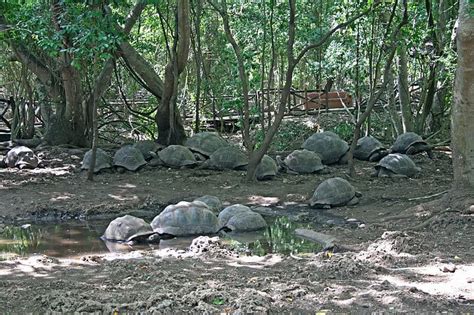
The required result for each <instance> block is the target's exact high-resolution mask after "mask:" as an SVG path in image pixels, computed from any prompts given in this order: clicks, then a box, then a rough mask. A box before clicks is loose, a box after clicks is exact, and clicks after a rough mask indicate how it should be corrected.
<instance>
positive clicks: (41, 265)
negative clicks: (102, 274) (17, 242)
mask: <svg viewBox="0 0 474 315" xmlns="http://www.w3.org/2000/svg"><path fill="white" fill-rule="evenodd" d="M85 265H90V263H87V262H82V261H80V260H72V259H56V258H52V257H48V256H44V255H35V256H31V257H28V258H16V259H12V260H6V261H3V262H0V275H1V276H9V277H14V278H21V277H34V278H53V276H52V273H53V272H54V271H57V270H60V269H65V268H67V269H68V270H72V269H82V268H83V267H84V266H85Z"/></svg>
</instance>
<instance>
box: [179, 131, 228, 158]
mask: <svg viewBox="0 0 474 315" xmlns="http://www.w3.org/2000/svg"><path fill="white" fill-rule="evenodd" d="M228 145H229V143H228V142H227V141H225V140H224V138H222V137H221V136H219V134H217V133H215V132H200V133H196V134H195V135H193V136H192V137H191V138H189V139H188V140H187V141H186V146H187V147H188V148H189V149H190V150H192V151H195V152H198V153H200V154H203V155H205V156H208V157H209V156H211V154H212V153H214V152H215V151H217V150H218V149H220V148H222V147H224V146H228Z"/></svg>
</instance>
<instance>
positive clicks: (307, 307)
mask: <svg viewBox="0 0 474 315" xmlns="http://www.w3.org/2000/svg"><path fill="white" fill-rule="evenodd" d="M39 154H40V155H42V157H43V159H44V162H45V168H39V169H36V170H14V169H0V179H1V184H0V194H1V198H0V209H1V210H0V224H10V223H15V222H16V223H18V222H21V220H23V219H24V220H31V219H32V218H34V219H41V220H60V219H61V220H65V219H77V218H81V219H88V218H89V219H93V218H98V217H110V218H114V217H116V216H117V215H119V214H124V213H133V214H135V215H137V216H140V215H143V216H145V215H146V216H148V217H152V216H153V215H156V214H158V213H159V212H160V210H162V209H163V207H164V206H165V205H167V204H169V203H174V202H178V201H180V200H192V199H193V198H195V197H199V196H201V195H205V194H210V195H215V196H217V197H219V198H221V200H223V201H226V202H229V203H245V204H253V205H257V204H259V205H263V206H269V205H273V206H275V205H281V206H284V205H288V204H294V203H304V202H305V201H306V200H308V199H309V197H310V196H311V194H312V193H313V191H314V189H315V187H316V186H317V184H319V183H320V182H321V181H322V180H324V179H326V178H329V177H333V176H343V177H344V176H345V173H346V167H345V166H335V167H331V168H330V174H325V175H307V176H303V175H287V174H282V175H279V176H278V177H277V178H275V179H273V180H271V181H267V182H256V183H247V182H245V181H244V173H243V172H237V171H235V172H214V171H208V170H190V169H186V170H174V169H166V168H145V169H143V170H141V171H139V172H138V173H124V174H119V173H110V174H107V173H106V174H100V175H98V176H96V177H95V181H94V182H92V183H91V182H88V181H86V180H85V174H84V173H80V172H79V165H80V161H81V159H82V154H83V153H81V152H80V151H78V150H70V149H60V148H51V149H49V150H45V151H43V152H39ZM414 159H415V162H416V163H417V165H418V166H420V167H421V168H422V172H421V174H420V175H419V176H418V177H417V178H414V179H400V178H396V179H389V178H373V177H371V176H370V173H371V172H372V169H373V164H371V163H368V162H360V161H356V168H357V173H358V176H357V177H356V178H355V179H352V180H350V181H351V182H352V184H353V185H354V186H355V187H356V189H357V190H359V191H360V192H361V193H362V195H363V197H362V198H361V201H360V203H359V204H358V205H357V206H350V207H339V208H334V209H331V210H315V209H309V208H301V210H293V211H295V212H298V211H299V212H298V213H294V215H295V216H296V217H298V218H299V219H300V220H302V221H305V222H311V221H312V220H313V218H314V215H315V213H316V212H317V211H328V212H329V213H333V214H337V215H340V216H342V217H344V218H355V219H358V220H360V221H361V222H363V223H364V224H363V225H359V227H353V228H351V227H345V226H336V227H334V226H333V227H331V226H327V227H326V228H324V229H322V230H319V231H318V232H322V233H326V234H330V235H333V236H335V237H337V238H338V239H339V242H340V244H341V245H343V248H347V249H348V250H343V251H339V252H337V251H336V252H335V253H334V254H333V255H332V256H331V255H328V254H325V253H313V254H308V255H301V256H279V255H267V256H264V257H253V256H245V255H242V254H239V253H237V252H234V251H233V250H231V249H229V248H226V246H225V245H223V244H220V243H219V241H217V240H213V241H211V243H210V245H209V246H208V247H206V248H205V250H204V251H203V250H202V249H201V250H196V249H195V250H194V251H172V250H160V251H155V252H153V251H148V252H133V253H130V254H123V255H104V256H84V257H82V258H81V259H55V258H51V257H45V256H40V257H39V256H35V257H30V258H27V259H26V258H22V259H20V258H15V259H11V260H7V261H3V262H0V312H1V313H5V312H8V313H24V312H41V313H43V312H113V311H119V312H144V311H147V312H150V313H151V312H157V313H169V312H185V311H186V312H191V311H193V312H212V313H217V312H226V313H234V312H245V313H246V312H267V311H268V312H289V311H292V312H302V313H313V314H314V312H316V311H322V312H341V311H342V312H344V311H346V312H347V311H356V312H373V311H381V310H393V311H405V312H408V311H427V312H434V311H453V312H456V313H458V312H464V313H466V312H471V313H472V312H474V283H473V282H474V242H473V240H474V229H473V219H474V213H472V211H471V212H470V211H469V210H468V209H466V207H464V206H462V207H461V206H456V204H457V203H456V204H455V203H453V204H452V205H451V204H450V203H449V202H447V201H446V200H444V199H441V198H442V197H443V196H444V192H446V191H447V190H448V189H450V186H451V177H452V171H451V161H450V158H449V156H448V155H446V154H444V153H442V152H436V153H435V159H434V160H430V159H428V158H427V157H426V156H417V157H415V158H414ZM285 214H287V213H286V212H285ZM433 214H434V215H433Z"/></svg>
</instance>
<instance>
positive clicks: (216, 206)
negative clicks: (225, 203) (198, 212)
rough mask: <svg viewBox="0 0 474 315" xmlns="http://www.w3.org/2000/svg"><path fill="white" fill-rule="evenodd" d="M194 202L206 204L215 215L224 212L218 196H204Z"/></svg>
mask: <svg viewBox="0 0 474 315" xmlns="http://www.w3.org/2000/svg"><path fill="white" fill-rule="evenodd" d="M194 201H200V202H203V203H205V204H206V205H207V207H208V208H209V209H210V210H211V211H212V212H214V213H219V212H220V211H221V210H222V202H221V200H220V199H219V198H217V197H216V196H210V195H204V196H201V197H199V198H196V199H194Z"/></svg>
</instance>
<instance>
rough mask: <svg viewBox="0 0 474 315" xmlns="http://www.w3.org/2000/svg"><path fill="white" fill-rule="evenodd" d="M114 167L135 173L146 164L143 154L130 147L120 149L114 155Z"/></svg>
mask: <svg viewBox="0 0 474 315" xmlns="http://www.w3.org/2000/svg"><path fill="white" fill-rule="evenodd" d="M113 162H114V166H120V167H123V168H126V169H127V170H129V171H136V170H137V169H138V168H140V167H141V166H143V165H145V164H146V161H145V158H144V157H143V154H142V153H141V152H140V150H138V149H137V148H134V147H133V146H131V145H126V146H123V147H121V148H120V149H119V150H118V151H117V152H115V155H114V161H113Z"/></svg>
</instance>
